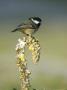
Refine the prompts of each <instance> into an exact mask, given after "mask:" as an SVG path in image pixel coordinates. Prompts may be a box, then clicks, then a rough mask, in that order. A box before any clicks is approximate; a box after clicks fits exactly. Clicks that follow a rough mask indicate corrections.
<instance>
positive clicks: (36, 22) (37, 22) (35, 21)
mask: <svg viewBox="0 0 67 90" xmlns="http://www.w3.org/2000/svg"><path fill="white" fill-rule="evenodd" d="M31 20H32V21H33V22H34V23H35V24H39V23H40V22H39V21H37V20H34V19H31Z"/></svg>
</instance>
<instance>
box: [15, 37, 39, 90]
mask: <svg viewBox="0 0 67 90" xmlns="http://www.w3.org/2000/svg"><path fill="white" fill-rule="evenodd" d="M26 45H27V46H28V48H29V50H30V51H31V52H32V60H33V63H37V62H38V61H39V58H40V44H39V42H38V40H36V39H35V38H34V37H32V36H28V37H27V38H25V37H24V38H23V40H21V39H18V44H17V45H16V54H17V66H18V68H19V72H20V80H21V90H29V87H30V81H29V76H30V74H31V72H30V71H29V70H28V67H27V60H26V59H25V46H26Z"/></svg>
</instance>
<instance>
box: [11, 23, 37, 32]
mask: <svg viewBox="0 0 67 90" xmlns="http://www.w3.org/2000/svg"><path fill="white" fill-rule="evenodd" d="M28 28H29V29H35V28H34V27H33V26H32V24H30V23H27V24H26V23H22V24H20V25H18V26H17V28H16V29H14V30H13V31H12V32H15V31H18V30H21V29H28Z"/></svg>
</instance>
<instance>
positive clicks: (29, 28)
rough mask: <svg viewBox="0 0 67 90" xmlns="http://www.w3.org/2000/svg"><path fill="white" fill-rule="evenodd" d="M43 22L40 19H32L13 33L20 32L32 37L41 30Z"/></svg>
mask: <svg viewBox="0 0 67 90" xmlns="http://www.w3.org/2000/svg"><path fill="white" fill-rule="evenodd" d="M41 22H42V20H41V19H40V18H39V17H30V18H28V20H27V21H26V22H25V23H21V24H20V25H18V26H17V28H16V29H14V30H13V31H12V32H15V31H20V32H22V33H24V34H25V35H28V36H29V35H32V34H33V33H35V32H36V31H37V30H38V29H39V27H40V25H41Z"/></svg>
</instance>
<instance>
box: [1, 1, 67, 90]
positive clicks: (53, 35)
mask: <svg viewBox="0 0 67 90" xmlns="http://www.w3.org/2000/svg"><path fill="white" fill-rule="evenodd" d="M31 16H39V17H40V18H42V25H41V27H40V29H39V31H38V32H37V33H36V34H35V35H34V36H35V37H36V38H37V39H38V40H39V42H40V45H41V58H40V61H39V62H38V64H35V65H34V64H33V63H32V60H29V59H31V58H29V57H28V67H29V69H30V71H31V72H32V74H31V78H30V80H31V85H32V87H33V88H37V89H38V90H43V89H44V88H48V89H51V90H55V89H60V90H66V88H67V1H66V0H0V90H12V89H13V88H17V90H18V89H19V88H20V80H19V72H18V67H17V66H16V52H15V46H16V44H17V40H18V38H22V37H23V35H22V34H21V33H20V32H16V33H11V31H12V30H13V29H14V28H16V26H17V25H18V24H20V23H22V22H24V20H27V18H29V17H31Z"/></svg>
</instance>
